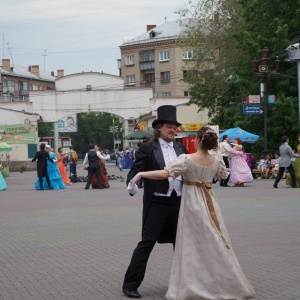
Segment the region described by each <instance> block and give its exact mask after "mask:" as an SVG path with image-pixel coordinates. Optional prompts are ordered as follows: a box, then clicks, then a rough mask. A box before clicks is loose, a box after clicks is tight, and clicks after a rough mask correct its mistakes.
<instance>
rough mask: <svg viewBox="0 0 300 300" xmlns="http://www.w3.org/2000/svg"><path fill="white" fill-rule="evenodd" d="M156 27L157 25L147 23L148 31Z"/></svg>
mask: <svg viewBox="0 0 300 300" xmlns="http://www.w3.org/2000/svg"><path fill="white" fill-rule="evenodd" d="M155 27H156V25H147V31H149V30H151V29H153V28H155Z"/></svg>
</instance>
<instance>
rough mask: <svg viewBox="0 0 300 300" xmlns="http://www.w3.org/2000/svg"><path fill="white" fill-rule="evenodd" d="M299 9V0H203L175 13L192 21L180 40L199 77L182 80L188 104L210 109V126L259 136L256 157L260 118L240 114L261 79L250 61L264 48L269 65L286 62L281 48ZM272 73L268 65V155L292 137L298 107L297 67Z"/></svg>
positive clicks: (258, 148) (295, 31)
mask: <svg viewBox="0 0 300 300" xmlns="http://www.w3.org/2000/svg"><path fill="white" fill-rule="evenodd" d="M299 7H300V1H299V0H296V1H280V0H274V1H273V0H272V1H271V0H265V1H261V0H252V1H246V0H223V1H217V0H202V1H197V2H196V4H193V3H192V2H190V7H189V8H186V9H184V10H181V11H180V12H179V15H180V18H181V19H184V18H187V17H188V18H192V19H194V21H193V22H190V24H192V25H190V26H187V30H186V32H185V35H183V36H182V43H183V45H184V47H191V48H193V49H195V50H196V51H195V52H196V55H195V56H194V60H192V61H191V62H190V68H191V69H194V70H197V71H198V73H197V76H194V77H192V78H187V79H186V80H187V81H188V82H189V83H190V94H191V101H190V103H195V104H196V105H198V107H199V110H202V109H208V113H209V116H210V117H211V123H213V124H219V126H220V128H229V127H235V126H239V127H242V128H243V129H245V130H247V131H250V132H253V133H256V134H258V135H260V136H261V138H260V140H259V141H258V143H256V144H255V145H253V146H252V148H253V149H255V151H257V153H260V152H261V150H262V149H263V115H243V110H242V105H243V101H244V100H245V98H246V96H248V95H251V94H259V93H260V81H261V78H260V77H256V76H253V73H252V71H251V69H250V68H251V67H250V63H251V61H252V60H253V59H254V58H255V57H257V58H260V56H261V49H263V48H264V47H268V48H269V50H270V54H271V57H270V64H271V62H273V61H274V60H275V57H276V56H277V55H278V56H279V58H281V59H282V60H283V61H284V59H285V58H286V52H285V48H286V47H287V46H288V45H289V44H290V42H291V40H292V39H293V38H294V37H295V36H296V35H297V34H298V30H299V26H300V19H299V18H298V16H299V11H300V9H299ZM205 24H206V25H207V26H205ZM273 73H274V72H273V69H272V66H270V72H269V75H270V76H269V80H268V91H269V94H275V95H276V98H277V101H276V104H275V105H269V106H268V115H267V116H268V148H269V150H270V151H272V152H273V151H278V145H279V143H280V138H281V135H284V134H286V135H288V136H289V137H290V140H292V139H295V138H296V135H297V132H298V117H297V115H298V109H299V108H298V104H297V90H298V89H297V70H296V66H295V64H291V63H286V62H285V63H284V64H283V68H282V71H281V72H280V75H281V77H280V78H274V76H273ZM277 123H278V124H279V125H277Z"/></svg>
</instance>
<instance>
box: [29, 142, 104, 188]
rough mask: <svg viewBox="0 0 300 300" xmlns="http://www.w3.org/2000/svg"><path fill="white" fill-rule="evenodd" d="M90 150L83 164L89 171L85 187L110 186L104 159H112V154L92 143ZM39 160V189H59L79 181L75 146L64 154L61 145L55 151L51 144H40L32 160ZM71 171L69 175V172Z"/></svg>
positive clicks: (37, 185)
mask: <svg viewBox="0 0 300 300" xmlns="http://www.w3.org/2000/svg"><path fill="white" fill-rule="evenodd" d="M89 148H90V150H89V152H88V153H86V155H85V158H84V161H83V166H85V169H86V170H87V171H88V175H87V183H86V186H85V189H89V187H90V185H91V184H92V187H93V188H98V189H103V188H109V183H108V178H107V172H106V167H105V164H104V162H103V161H105V160H110V156H109V155H106V154H104V153H103V152H102V151H101V152H100V151H99V147H98V145H94V144H91V145H90V146H89ZM34 161H37V177H38V179H37V181H36V183H35V188H36V189H37V190H59V189H64V188H65V187H66V185H71V184H72V183H76V182H78V178H77V162H78V155H77V153H76V151H75V150H74V149H73V147H72V146H71V147H70V151H69V152H68V153H66V154H63V148H62V147H59V148H58V152H57V153H54V152H53V149H52V148H51V146H50V145H45V144H44V143H41V144H40V151H38V152H37V153H36V155H35V157H34V158H33V159H32V162H34ZM67 171H69V172H70V173H69V175H68V173H67Z"/></svg>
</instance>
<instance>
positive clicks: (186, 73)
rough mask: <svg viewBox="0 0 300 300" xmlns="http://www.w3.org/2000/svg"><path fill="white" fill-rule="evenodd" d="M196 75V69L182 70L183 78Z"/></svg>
mask: <svg viewBox="0 0 300 300" xmlns="http://www.w3.org/2000/svg"><path fill="white" fill-rule="evenodd" d="M197 75H198V72H197V71H196V70H189V71H183V78H184V79H188V78H195V77H197Z"/></svg>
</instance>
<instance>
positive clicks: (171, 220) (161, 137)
mask: <svg viewBox="0 0 300 300" xmlns="http://www.w3.org/2000/svg"><path fill="white" fill-rule="evenodd" d="M180 125H181V124H180V123H178V122H177V120H176V107H175V106H172V105H163V106H160V107H158V109H157V119H156V120H155V121H154V122H153V123H152V127H153V128H154V132H153V140H152V141H150V142H148V143H144V144H142V145H140V147H139V151H138V153H137V155H136V160H135V162H134V165H133V167H132V168H131V170H130V171H129V173H128V175H127V184H130V181H131V179H132V178H133V177H134V176H135V175H136V174H137V173H139V172H142V171H151V170H163V169H164V167H165V166H168V165H169V164H170V163H171V161H173V160H175V159H176V158H177V157H178V156H179V155H180V154H183V153H187V151H186V149H185V148H184V146H183V144H182V143H179V142H175V133H176V128H177V127H178V126H180ZM181 190H182V178H181V176H178V177H175V178H169V179H168V178H165V179H164V180H161V181H157V180H151V179H145V180H144V196H143V227H142V240H141V241H140V242H139V243H138V245H137V247H136V248H135V250H134V252H133V254H132V258H131V261H130V264H129V266H128V269H127V271H126V273H125V278H124V282H123V293H124V294H125V296H127V297H129V298H140V297H141V295H140V293H139V292H138V287H139V286H140V285H141V283H142V281H143V279H144V275H145V272H146V266H147V262H148V259H149V256H150V254H151V251H152V249H153V247H154V245H155V243H156V242H158V243H172V244H173V245H175V238H176V228H177V221H178V213H179V207H180V200H181ZM129 193H130V194H131V195H132V194H133V193H132V192H131V191H130V190H129Z"/></svg>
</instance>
